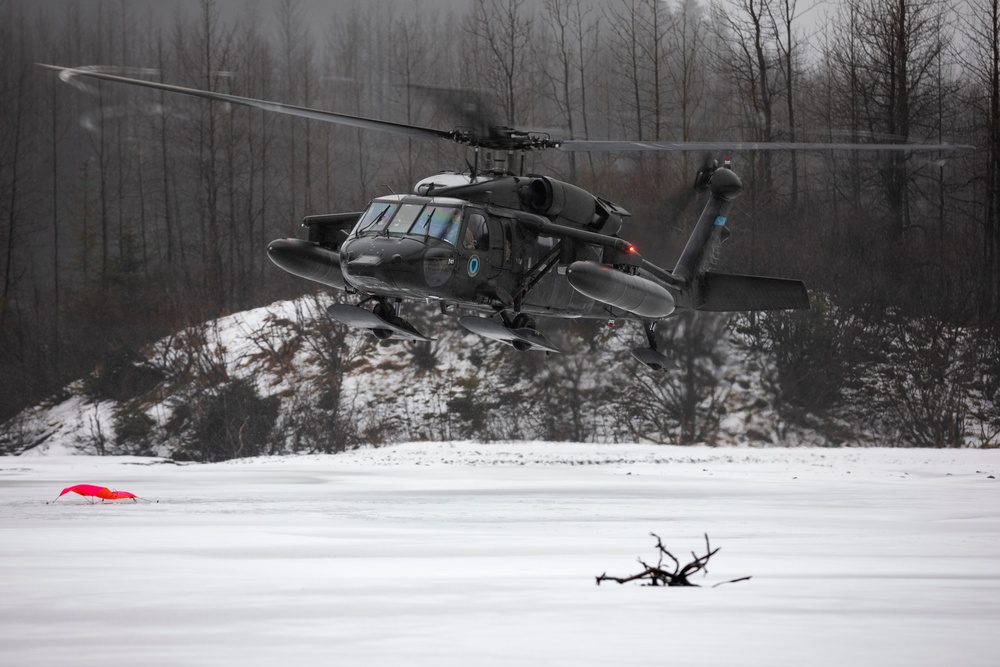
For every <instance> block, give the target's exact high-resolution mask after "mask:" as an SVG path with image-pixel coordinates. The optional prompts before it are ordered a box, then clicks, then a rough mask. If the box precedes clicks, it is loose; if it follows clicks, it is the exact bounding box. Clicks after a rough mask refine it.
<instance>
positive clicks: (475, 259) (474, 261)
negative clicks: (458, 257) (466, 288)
mask: <svg viewBox="0 0 1000 667" xmlns="http://www.w3.org/2000/svg"><path fill="white" fill-rule="evenodd" d="M477 273H479V255H473V256H472V257H470V258H469V275H470V276H475V275H476V274H477Z"/></svg>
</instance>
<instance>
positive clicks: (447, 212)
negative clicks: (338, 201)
mask: <svg viewBox="0 0 1000 667" xmlns="http://www.w3.org/2000/svg"><path fill="white" fill-rule="evenodd" d="M461 226H462V207H461V206H430V205H428V206H425V205H424V204H399V203H397V202H378V201H376V202H374V203H372V205H371V206H369V207H368V210H367V211H365V213H364V215H363V216H361V220H360V221H359V222H358V224H357V226H356V227H355V228H354V230H355V231H354V235H355V236H361V235H363V234H367V233H378V232H381V231H383V230H384V231H385V232H386V233H387V234H405V235H407V236H422V237H425V238H435V239H441V240H442V241H445V242H447V243H450V244H451V245H455V244H456V243H457V242H458V232H459V229H460V228H461Z"/></svg>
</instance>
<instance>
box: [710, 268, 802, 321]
mask: <svg viewBox="0 0 1000 667" xmlns="http://www.w3.org/2000/svg"><path fill="white" fill-rule="evenodd" d="M702 280H703V283H702V292H701V294H702V297H703V299H704V303H703V304H702V305H701V306H700V307H699V308H698V310H709V311H714V312H739V311H746V310H808V309H809V293H808V292H807V291H806V286H805V283H803V282H802V281H801V280H786V279H784V278H764V277H762V276H739V275H733V274H729V273H712V272H708V273H706V274H705V275H704V277H703V278H702Z"/></svg>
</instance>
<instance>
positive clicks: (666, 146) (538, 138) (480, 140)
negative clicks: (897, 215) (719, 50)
mask: <svg viewBox="0 0 1000 667" xmlns="http://www.w3.org/2000/svg"><path fill="white" fill-rule="evenodd" d="M38 66H39V67H44V68H46V69H51V70H55V71H56V72H59V78H60V79H62V80H63V81H70V80H71V79H72V77H75V76H83V77H89V78H92V79H101V80H104V81H112V82H115V83H124V84H129V85H133V86H142V87H144V88H152V89H154V90H161V91H164V92H167V93H174V94H178V95H188V96H190V97H200V98H202V99H206V100H213V101H217V102H228V103H230V104H239V105H242V106H247V107H252V108H255V109H262V110H264V111H272V112H275V113H282V114H286V115H289V116H298V117H300V118H308V119H310V120H318V121H323V122H326V123H336V124H338V125H347V126H349V127H356V128H360V129H363V130H376V131H379V132H389V133H391V134H397V135H402V136H406V137H411V138H422V139H448V140H450V141H455V142H457V143H460V144H466V145H470V146H482V147H484V148H492V149H499V150H540V149H544V148H558V149H560V150H563V151H591V152H626V151H628V152H631V151H789V150H799V151H821V150H861V151H936V152H946V151H953V150H960V149H971V148H973V146H967V145H960V144H885V143H881V144H857V143H855V144H851V143H781V142H724V141H681V142H670V141H588V140H576V139H570V140H566V141H558V140H554V139H551V138H549V136H548V134H547V133H537V132H522V131H520V130H515V129H513V128H509V127H500V126H496V125H488V126H486V125H487V124H488V123H490V122H491V119H490V118H489V115H490V114H489V113H488V111H486V109H485V106H484V104H483V102H482V98H481V96H476V95H472V96H470V97H469V99H466V100H462V99H461V97H460V96H459V92H460V91H456V90H453V89H445V88H441V87H434V86H424V87H423V88H424V89H425V90H427V91H429V92H437V93H439V94H442V95H443V96H444V97H445V98H447V99H450V100H453V101H455V104H456V107H457V109H458V111H459V113H460V116H461V117H462V120H463V122H467V123H469V124H470V125H472V127H469V128H460V129H456V130H453V131H451V132H447V131H445V130H437V129H434V128H429V127H421V126H419V125H407V124H405V123H393V122H390V121H385V120H376V119H374V118H365V117H364V116H352V115H349V114H342V113H336V112H333V111H323V110H320V109H312V108H309V107H302V106H296V105H293V104H282V103H281V102H269V101H267V100H258V99H254V98H252V97H241V96H239V95H228V94H226V93H218V92H214V91H208V90H198V89H197V88H185V87H183V86H174V85H171V84H166V83H159V82H156V81H148V80H145V79H133V78H129V77H124V76H118V75H115V74H107V73H105V72H101V71H98V70H96V69H89V68H88V69H80V68H73V67H61V66H58V65H46V64H43V63H38ZM467 104H468V107H467V108H463V107H465V106H466V105H467Z"/></svg>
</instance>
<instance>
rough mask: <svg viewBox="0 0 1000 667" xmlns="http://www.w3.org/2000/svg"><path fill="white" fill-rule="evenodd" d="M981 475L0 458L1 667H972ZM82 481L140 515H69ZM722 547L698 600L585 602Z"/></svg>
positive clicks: (980, 631) (386, 458)
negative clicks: (634, 577)
mask: <svg viewBox="0 0 1000 667" xmlns="http://www.w3.org/2000/svg"><path fill="white" fill-rule="evenodd" d="M997 472H1000V452H997V451H983V450H959V451H954V450H885V449H838V450H819V449H709V448H676V447H655V446H642V445H625V446H607V445H604V446H602V445H575V444H573V445H566V444H546V443H515V444H496V445H480V444H472V443H435V444H430V445H428V444H407V445H401V446H395V447H386V448H380V449H364V450H358V451H354V452H350V453H347V454H343V455H338V456H300V457H279V458H258V459H251V460H240V461H230V462H226V463H220V464H214V465H186V466H179V465H174V464H168V463H155V462H153V461H151V460H150V459H143V458H95V457H81V456H70V457H4V458H0V637H2V641H0V663H2V664H5V665H8V664H9V665H50V664H60V663H63V662H65V661H67V660H76V661H83V662H86V663H91V662H92V663H95V664H97V663H101V662H109V661H114V662H116V663H119V664H129V665H178V664H204V665H223V664H225V665H232V664H241V665H268V666H269V667H270V666H271V665H274V664H292V663H293V662H294V663H298V664H305V665H319V664H323V665H328V664H353V665H360V664H364V665H399V664H404V663H405V664H419V665H424V664H426V665H469V664H479V665H483V664H485V665H510V664H515V663H516V664H548V665H573V666H574V667H576V666H580V665H608V664H629V665H633V664H640V665H642V664H648V665H654V664H655V665H662V664H683V665H713V666H715V665H734V664H739V665H780V664H799V665H800V664H814V665H815V664H827V665H845V664H865V665H915V664H919V665H946V664H947V665H951V664H968V665H992V664H994V663H995V657H996V652H995V648H994V647H995V631H996V628H997V627H998V626H1000V482H998V480H996V479H994V478H991V476H993V477H995V476H996V473H997ZM80 482H87V483H97V484H102V485H108V486H111V487H113V488H118V489H124V490H128V491H132V492H134V493H136V494H138V495H139V496H142V497H145V498H148V499H151V500H156V501H158V502H155V503H138V504H131V503H128V504H121V503H119V504H107V503H106V504H93V505H91V504H87V503H86V501H84V500H83V499H82V498H77V497H69V496H67V497H64V498H63V499H61V500H60V501H59V502H58V503H55V504H46V502H47V501H51V500H52V499H53V498H55V496H56V494H57V493H58V492H59V491H60V490H61V489H62V488H63V487H64V486H67V485H69V484H74V483H80ZM651 531H654V532H657V533H658V534H660V535H661V536H662V537H663V539H664V542H665V544H666V545H667V546H668V547H670V548H672V549H673V550H674V551H675V553H677V554H685V555H686V554H687V553H689V552H690V551H692V550H697V551H699V552H700V551H701V550H702V546H703V541H702V534H703V533H708V534H709V536H710V537H711V539H712V543H713V546H719V547H721V551H720V552H719V554H718V555H717V556H716V557H715V558H713V560H712V562H711V564H710V566H709V570H710V572H709V575H708V577H707V578H706V580H705V582H706V583H709V584H711V583H714V582H717V581H722V580H725V579H730V578H735V577H739V576H746V575H752V576H753V579H752V580H750V581H748V582H742V583H738V584H731V585H728V586H723V587H720V588H716V589H710V588H705V589H650V588H643V587H640V586H637V585H625V586H618V585H615V584H604V585H602V586H600V587H597V586H595V584H594V577H595V576H596V575H599V574H601V573H602V572H607V573H608V574H612V575H625V574H631V573H634V572H636V571H638V565H637V563H636V561H635V559H636V557H642V558H644V559H650V558H653V556H654V554H653V541H652V539H651V538H650V537H649V533H650V532H651Z"/></svg>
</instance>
